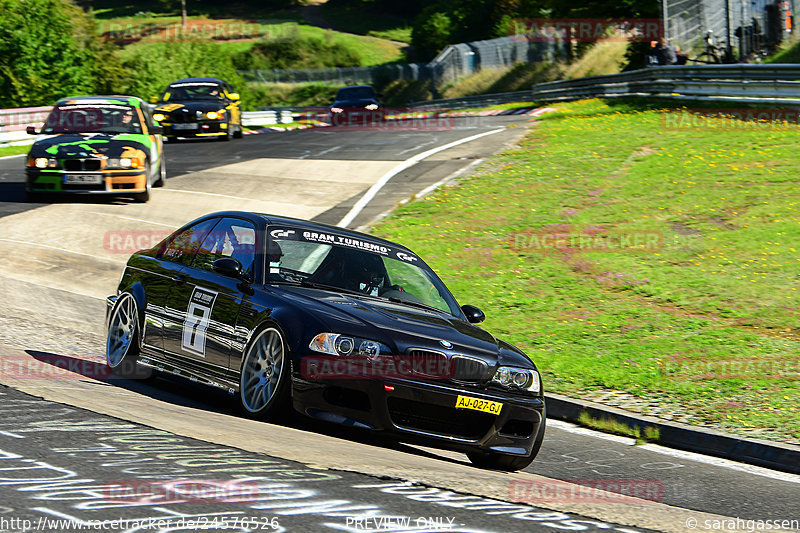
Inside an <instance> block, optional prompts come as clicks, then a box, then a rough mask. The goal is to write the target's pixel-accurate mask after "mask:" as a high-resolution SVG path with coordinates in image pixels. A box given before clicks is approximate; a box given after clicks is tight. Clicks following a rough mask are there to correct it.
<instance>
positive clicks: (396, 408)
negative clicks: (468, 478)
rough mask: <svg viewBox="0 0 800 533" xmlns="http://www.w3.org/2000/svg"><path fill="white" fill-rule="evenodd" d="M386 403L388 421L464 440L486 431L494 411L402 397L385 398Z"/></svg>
mask: <svg viewBox="0 0 800 533" xmlns="http://www.w3.org/2000/svg"><path fill="white" fill-rule="evenodd" d="M387 403H388V407H389V416H390V417H391V419H392V423H393V424H394V425H396V426H398V427H401V428H407V429H413V430H417V431H422V432H425V433H436V434H437V435H448V436H453V437H459V438H462V439H466V440H478V439H480V438H481V437H483V436H484V435H486V433H487V432H488V431H489V430H490V429H491V428H492V425H493V424H494V420H495V415H490V414H489V413H481V412H479V411H470V410H468V409H456V408H455V407H443V406H441V405H432V404H429V403H423V402H416V401H414V400H406V399H404V398H389V399H388V402H387ZM453 403H455V399H454V400H453Z"/></svg>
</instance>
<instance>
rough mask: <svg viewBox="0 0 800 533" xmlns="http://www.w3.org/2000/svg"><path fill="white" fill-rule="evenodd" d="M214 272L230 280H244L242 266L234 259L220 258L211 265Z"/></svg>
mask: <svg viewBox="0 0 800 533" xmlns="http://www.w3.org/2000/svg"><path fill="white" fill-rule="evenodd" d="M211 268H212V269H213V270H214V272H216V273H218V274H222V275H223V276H228V277H229V278H236V279H242V280H243V279H244V278H245V276H244V275H243V274H242V264H241V263H240V262H239V260H238V259H235V258H233V257H220V258H219V259H217V260H216V261H214V263H213V264H212V265H211Z"/></svg>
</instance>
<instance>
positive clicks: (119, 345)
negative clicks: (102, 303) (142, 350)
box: [106, 293, 136, 368]
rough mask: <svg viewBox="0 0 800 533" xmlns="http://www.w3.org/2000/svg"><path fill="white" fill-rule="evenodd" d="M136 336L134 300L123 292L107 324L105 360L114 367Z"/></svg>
mask: <svg viewBox="0 0 800 533" xmlns="http://www.w3.org/2000/svg"><path fill="white" fill-rule="evenodd" d="M135 337H136V300H134V299H133V296H131V295H130V294H127V293H126V294H123V295H122V296H120V298H119V300H118V301H117V305H116V306H115V307H114V313H113V314H112V315H111V321H110V322H109V325H108V338H107V339H106V361H107V362H108V366H110V367H111V368H115V367H117V366H119V364H120V363H122V361H123V359H125V356H126V355H127V354H128V351H130V349H131V345H132V344H133V340H134V338H135Z"/></svg>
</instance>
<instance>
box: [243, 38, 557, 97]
mask: <svg viewBox="0 0 800 533" xmlns="http://www.w3.org/2000/svg"><path fill="white" fill-rule="evenodd" d="M565 51H566V46H565V44H564V43H561V42H558V41H552V42H530V41H529V40H527V39H526V38H525V37H524V36H519V37H500V38H499V39H491V40H487V41H473V42H470V43H460V44H453V45H449V46H447V47H446V48H445V49H444V50H442V52H441V53H440V54H439V55H438V56H436V57H435V58H434V59H433V61H431V62H430V63H409V64H396V65H378V66H374V67H340V68H330V69H270V70H240V71H239V73H240V74H241V75H242V76H243V77H244V78H245V79H247V80H249V81H255V82H262V83H266V82H269V83H299V82H331V83H336V84H338V85H347V84H354V83H370V84H374V83H385V82H389V81H395V80H430V81H432V82H433V84H434V86H436V87H441V86H442V85H444V84H446V83H449V82H451V81H453V80H455V79H457V78H460V77H461V76H467V75H469V74H472V73H474V72H477V71H478V70H481V69H485V68H498V67H508V66H512V65H514V64H515V63H528V62H534V61H545V60H547V61H553V60H555V59H556V58H563V57H565V54H566V52H565Z"/></svg>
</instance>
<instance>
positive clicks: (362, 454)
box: [0, 116, 800, 532]
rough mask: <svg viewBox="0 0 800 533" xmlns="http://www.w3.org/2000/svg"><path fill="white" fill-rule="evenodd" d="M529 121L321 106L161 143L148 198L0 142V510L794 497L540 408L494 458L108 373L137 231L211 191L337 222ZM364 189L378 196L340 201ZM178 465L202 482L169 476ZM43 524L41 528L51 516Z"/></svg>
mask: <svg viewBox="0 0 800 533" xmlns="http://www.w3.org/2000/svg"><path fill="white" fill-rule="evenodd" d="M529 121H530V119H529V117H526V116H503V117H465V118H461V119H457V120H454V121H452V122H451V123H450V124H449V126H450V127H448V128H444V129H438V128H425V127H422V128H416V129H414V128H395V129H388V128H386V129H381V130H378V131H375V130H372V131H364V130H351V131H349V130H342V129H333V128H320V129H310V130H301V131H293V132H287V133H265V134H259V135H250V136H247V137H245V138H244V139H241V140H235V141H232V142H227V143H226V142H207V141H190V142H181V143H178V144H170V145H167V146H166V154H167V172H168V180H167V184H166V187H165V188H164V189H155V190H154V192H153V197H152V199H151V201H150V202H148V203H147V204H136V203H133V202H131V201H128V200H126V199H107V198H102V197H91V198H90V197H74V198H66V199H54V200H53V202H52V203H48V204H28V203H26V202H25V201H24V186H23V170H22V168H23V164H24V163H23V161H24V158H22V157H11V158H4V159H0V200H2V201H0V257H2V258H3V260H2V262H0V279H2V282H0V302H2V305H0V364H1V365H2V366H0V383H2V384H3V385H5V386H7V387H0V411H2V415H1V416H0V487H1V488H0V495H2V498H0V531H20V530H23V529H24V527H26V526H28V530H36V527H37V523H39V521H40V520H45V519H47V520H50V519H53V520H56V519H65V520H70V519H72V520H76V521H83V522H82V523H84V524H90V523H91V522H90V521H94V520H109V521H112V520H118V519H126V518H127V519H130V520H131V522H130V523H127V524H125V525H122V524H119V525H118V527H117V528H116V529H113V528H110V527H109V529H108V530H123V529H125V528H127V529H128V530H131V531H134V530H135V531H156V530H159V526H158V525H156V526H149V529H148V527H147V525H146V524H145V523H144V522H142V523H136V520H142V519H145V518H147V519H150V518H153V519H163V520H172V522H169V523H168V524H167V523H164V524H161V526H160V529H161V530H168V529H169V528H170V527H172V528H173V529H172V530H173V531H196V530H203V529H205V530H219V531H222V530H226V531H249V530H252V531H284V530H297V531H328V530H331V531H337V530H340V531H460V532H468V531H475V532H477V531H487V532H488V531H501V532H512V531H513V532H515V531H559V530H585V531H595V530H608V531H647V530H654V531H687V530H699V531H728V530H739V531H747V530H748V528H749V526H748V525H747V523H746V520H798V519H800V476H796V475H791V474H785V473H780V472H774V471H770V470H767V469H763V468H758V467H753V466H748V465H743V464H738V463H733V462H730V461H724V460H719V459H711V458H708V457H703V456H698V455H693V454H689V453H685V452H676V451H674V450H669V449H666V448H662V447H659V446H655V445H645V446H634V444H633V442H632V441H631V440H630V439H626V438H622V437H610V436H606V435H601V434H598V433H595V432H592V431H588V430H584V429H580V428H576V427H574V426H571V425H569V424H565V423H557V422H551V423H549V425H548V430H547V435H546V438H545V443H544V445H543V447H542V451H541V452H540V454H539V456H538V457H537V459H536V460H535V461H534V463H533V464H532V465H531V466H530V467H529V468H528V469H527V471H525V472H520V473H515V474H505V473H500V472H491V471H484V470H479V469H476V468H473V467H472V466H470V465H469V462H468V461H467V460H466V457H465V456H463V455H461V454H458V453H453V452H444V451H441V450H433V449H428V448H420V447H412V446H406V445H402V444H392V443H387V442H383V441H382V440H380V439H378V438H376V437H375V436H373V435H369V434H361V433H356V432H353V431H352V430H349V429H342V428H339V427H334V426H328V425H324V424H322V423H316V422H312V421H310V420H305V419H299V418H298V419H296V420H294V421H291V422H289V423H287V424H284V425H272V424H267V423H263V422H258V421H253V420H249V419H246V418H243V417H241V416H239V415H238V414H237V412H236V410H235V408H234V401H233V398H229V397H228V396H226V395H225V394H224V393H221V392H218V391H209V390H208V389H205V388H202V387H199V386H197V385H194V384H191V383H188V382H184V381H181V380H178V379H174V378H169V379H168V378H165V377H158V378H156V379H152V380H148V381H136V380H120V379H112V378H109V376H107V375H106V374H105V373H104V370H103V365H102V360H103V359H102V354H103V346H104V344H103V342H104V331H103V318H104V303H103V298H104V297H105V296H106V295H107V294H111V293H112V292H113V291H114V288H115V285H116V282H117V280H118V279H119V275H120V273H121V271H122V266H123V265H124V263H125V261H126V260H127V257H128V255H129V254H130V252H132V251H134V250H135V249H137V248H139V247H143V246H144V245H145V244H146V245H148V246H149V242H151V241H153V242H154V241H156V240H160V238H161V236H163V235H165V234H166V233H169V232H170V231H172V230H173V229H175V228H176V227H177V226H179V225H180V224H182V223H184V222H186V221H188V220H190V219H192V218H194V217H196V216H198V215H200V214H204V213H206V212H210V211H216V210H221V209H229V208H234V209H247V210H258V211H263V212H272V213H275V214H281V215H289V216H296V217H301V218H314V219H316V220H319V221H323V222H327V223H334V224H336V223H338V222H339V221H341V220H342V219H344V218H345V217H346V216H347V215H348V214H350V215H351V218H352V222H351V223H350V224H349V226H350V227H363V226H368V225H369V224H370V223H371V222H372V221H374V220H375V219H376V218H378V217H379V216H381V215H382V214H383V213H385V212H387V211H388V210H390V209H392V208H394V207H395V206H397V205H398V203H399V202H400V201H404V200H407V199H409V198H410V197H411V196H412V195H414V194H416V193H419V192H420V191H423V190H426V189H430V188H431V187H433V186H435V185H436V184H439V183H441V182H443V181H445V180H447V179H450V178H453V177H455V176H458V175H459V174H461V173H466V172H469V171H470V170H471V169H472V168H475V167H476V166H478V165H479V164H480V162H481V161H482V160H483V159H485V158H487V157H489V156H491V155H492V154H494V153H496V152H498V151H501V150H502V149H503V147H504V146H507V145H509V144H511V143H514V142H515V141H516V140H517V139H519V138H520V137H521V136H522V135H523V134H524V133H525V131H527V130H528V126H529V125H530V123H529ZM508 126H514V127H508ZM490 132H491V133H490ZM479 134H485V135H484V136H482V137H480V138H478V139H475V140H472V141H469V142H464V143H462V144H458V145H456V146H454V147H452V148H449V149H447V150H443V151H440V152H438V153H435V154H433V155H431V156H430V157H429V158H426V159H424V160H423V161H421V162H418V163H416V164H414V165H413V166H409V167H408V168H405V169H402V170H400V165H403V163H404V162H406V161H408V160H409V159H411V158H413V157H414V156H415V155H417V154H420V153H422V152H426V151H428V150H431V149H434V148H437V147H441V146H444V145H447V144H448V143H454V142H456V141H459V140H463V139H467V138H470V137H473V136H476V135H479ZM398 170H399V171H398ZM395 171H397V173H396V174H394V175H392V177H391V179H390V180H388V181H387V182H386V183H385V184H383V186H382V187H381V188H380V189H377V188H376V183H380V182H381V178H382V177H385V176H387V175H389V174H392V173H393V172H395ZM369 190H372V192H373V193H374V197H372V195H371V196H370V197H371V200H370V201H369V202H368V203H367V204H366V206H365V207H364V208H363V209H360V210H357V211H354V210H353V207H354V206H355V205H357V203H358V201H359V199H361V198H362V197H364V195H365V193H367V191H369ZM405 244H407V245H409V246H410V247H411V248H412V249H413V243H405ZM461 303H475V304H477V305H480V303H481V302H461ZM486 311H487V312H489V313H490V312H491V310H490V309H487V310H486ZM8 387H10V388H8ZM242 476H246V477H244V478H242ZM176 478H181V479H185V478H191V479H193V480H194V479H196V480H198V483H197V484H196V485H189V486H187V485H185V484H184V485H177V486H171V485H169V483H166V482H168V481H169V480H174V479H176ZM234 478H235V479H237V480H238V481H237V482H236V483H234V482H233V481H232V480H234ZM242 480H244V481H242ZM201 481H202V483H201ZM407 481H410V482H416V483H419V484H417V485H412V484H409V483H407ZM564 481H569V482H572V483H577V484H580V485H582V486H584V487H588V489H586V490H584V491H580V490H579V489H576V488H575V486H574V485H571V484H565V483H563V482H564ZM165 483H166V484H165ZM204 487H205V489H208V490H211V492H212V495H211V496H208V495H207V492H202V490H203V488H204ZM209 487H210V489H209ZM212 489H213V490H212ZM125 490H127V492H125ZM181 491H183V492H181ZM187 491H189V492H190V494H189V496H188V497H187ZM131 492H133V495H132V494H131ZM618 492H623V493H627V494H629V495H632V496H636V498H632V497H629V496H620V495H619V494H618ZM198 493H200V494H201V496H199V497H198V496H197V494H198ZM510 502H516V503H513V504H512V503H510ZM726 517H727V518H729V519H730V518H732V519H734V523H731V522H730V520H727V521H726ZM736 518H739V519H741V523H740V524H738V525H737V524H736V523H735V519H736ZM12 519H19V520H20V521H22V520H29V521H30V523H27V522H26V523H23V522H20V521H18V522H15V523H12V522H10V520H12ZM180 519H184V522H183V524H182V526H183V527H184V528H183V529H177V528H179V527H181V523H179V522H178V521H179V520H180ZM273 519H274V520H273ZM359 519H360V520H362V521H361V522H358V520H359ZM367 519H369V520H367ZM4 520H5V521H4ZM215 520H216V522H215ZM378 521H380V522H378ZM42 524H43V523H42ZM48 524H49V525H50V529H46V528H45V529H42V528H39V530H52V531H57V530H66V528H59V527H55V525H54V524H55V522H48ZM73 525H74V523H73ZM693 525H694V527H692V526H693ZM43 527H44V526H43ZM136 527H139V529H135V528H136ZM775 530H779V528H775V529H772V531H775Z"/></svg>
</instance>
